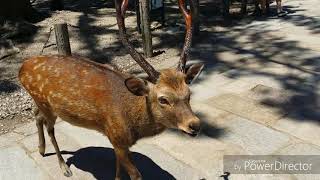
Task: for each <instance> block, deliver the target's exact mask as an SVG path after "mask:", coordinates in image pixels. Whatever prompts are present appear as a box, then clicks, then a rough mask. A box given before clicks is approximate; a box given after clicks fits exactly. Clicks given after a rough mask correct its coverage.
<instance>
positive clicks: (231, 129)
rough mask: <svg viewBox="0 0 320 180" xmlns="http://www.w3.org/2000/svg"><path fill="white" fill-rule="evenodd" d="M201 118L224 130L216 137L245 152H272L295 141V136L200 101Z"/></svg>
mask: <svg viewBox="0 0 320 180" xmlns="http://www.w3.org/2000/svg"><path fill="white" fill-rule="evenodd" d="M200 104H201V105H200ZM193 106H194V107H198V108H196V109H197V112H199V113H200V114H201V120H202V121H205V122H206V124H209V125H210V126H211V127H215V128H216V129H218V130H220V131H222V132H220V135H219V136H216V137H215V138H216V139H217V140H219V141H221V142H223V143H229V144H232V145H235V146H236V147H238V149H242V151H243V152H244V154H263V155H267V154H272V153H273V152H275V151H277V150H278V149H280V148H282V147H285V146H287V145H289V144H291V143H294V140H295V137H293V136H290V135H288V134H287V133H282V132H280V131H277V130H274V129H272V128H270V127H266V126H265V125H264V124H261V123H257V122H254V121H251V120H249V119H245V118H243V117H240V116H237V115H235V114H233V113H230V112H227V111H224V110H221V109H217V108H215V107H213V106H210V104H204V103H203V102H199V103H198V104H193Z"/></svg>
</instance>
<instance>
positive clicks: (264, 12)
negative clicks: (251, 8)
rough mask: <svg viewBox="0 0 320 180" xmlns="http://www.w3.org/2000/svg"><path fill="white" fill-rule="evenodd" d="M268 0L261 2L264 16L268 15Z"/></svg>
mask: <svg viewBox="0 0 320 180" xmlns="http://www.w3.org/2000/svg"><path fill="white" fill-rule="evenodd" d="M266 1H267V0H260V4H261V10H262V14H263V15H266V7H267V2H266Z"/></svg>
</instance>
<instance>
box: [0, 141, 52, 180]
mask: <svg viewBox="0 0 320 180" xmlns="http://www.w3.org/2000/svg"><path fill="white" fill-rule="evenodd" d="M0 159H1V161H0V172H1V173H0V179H3V180H5V179H10V180H11V179H12V180H24V179H25V180H27V179H33V180H49V179H50V177H49V176H48V175H47V174H46V173H44V172H43V171H42V169H41V168H40V167H39V166H38V165H37V163H35V162H34V161H33V160H32V159H31V158H30V157H29V155H28V154H27V153H26V152H25V151H24V150H23V148H21V147H20V146H18V145H14V146H10V147H6V148H3V149H1V151H0Z"/></svg>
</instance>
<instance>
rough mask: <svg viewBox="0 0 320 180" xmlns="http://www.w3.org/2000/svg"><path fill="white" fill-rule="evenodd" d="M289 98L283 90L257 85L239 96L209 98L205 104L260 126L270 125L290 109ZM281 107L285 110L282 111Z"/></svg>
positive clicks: (222, 95)
mask: <svg viewBox="0 0 320 180" xmlns="http://www.w3.org/2000/svg"><path fill="white" fill-rule="evenodd" d="M290 97H291V94H289V93H287V92H285V91H283V90H277V89H274V88H271V87H267V86H263V85H257V86H255V87H254V88H252V89H251V90H249V91H246V92H243V93H240V94H234V93H228V94H221V95H219V96H216V97H212V98H209V99H208V100H206V101H205V103H206V104H208V105H209V106H212V107H215V108H218V109H222V110H224V111H227V112H230V113H233V114H235V115H238V116H241V117H243V118H246V119H249V120H252V121H255V122H259V123H261V124H270V123H274V122H275V121H276V120H278V119H280V118H281V117H283V116H285V115H286V114H287V113H288V112H289V110H290V109H291V108H292V106H291V104H290ZM283 105H286V106H285V107H286V108H287V109H283V108H282V106H283Z"/></svg>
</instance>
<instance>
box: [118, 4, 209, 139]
mask: <svg viewBox="0 0 320 180" xmlns="http://www.w3.org/2000/svg"><path fill="white" fill-rule="evenodd" d="M190 2H191V3H190V5H191V6H193V5H194V4H193V1H192V0H191V1H190ZM115 5H116V11H117V22H118V26H119V34H120V39H121V41H122V43H123V44H124V46H125V48H126V49H127V51H128V52H129V53H130V55H131V56H132V58H133V59H134V60H135V61H136V62H137V63H138V64H139V65H140V66H141V67H142V68H143V69H144V71H145V72H146V73H147V74H148V75H149V77H148V80H146V79H141V78H137V77H131V78H128V79H126V80H125V85H126V87H127V88H128V90H129V91H130V92H132V93H133V94H135V95H137V96H146V99H147V103H148V104H149V105H150V107H151V112H152V114H153V116H154V118H155V120H156V121H157V122H158V123H160V124H163V125H164V126H166V127H168V128H177V129H180V130H182V131H184V132H186V133H188V134H190V135H196V134H197V133H198V132H199V130H200V121H199V119H198V118H197V117H196V116H195V114H194V113H193V111H192V109H191V107H190V95H191V93H190V89H189V87H188V85H189V84H191V83H192V82H193V81H194V79H196V78H197V76H198V75H199V74H200V72H201V71H202V69H203V66H204V65H203V64H202V63H197V64H193V65H191V66H189V67H188V68H186V61H187V58H188V55H189V49H190V46H191V39H192V15H191V12H190V11H188V10H186V9H185V1H184V0H179V7H180V10H181V12H182V13H183V16H184V19H185V22H186V37H185V43H184V46H183V50H182V53H181V56H180V62H179V65H178V67H177V68H171V69H165V70H162V71H160V72H158V71H156V70H155V69H154V68H153V67H152V66H151V65H150V64H149V63H148V62H147V61H146V60H145V59H144V58H143V57H142V56H141V55H140V54H139V53H138V52H137V51H136V50H135V49H134V47H133V46H132V45H131V44H130V43H129V41H128V38H127V35H126V28H125V22H124V17H125V12H126V9H127V6H128V0H115ZM191 9H192V8H191Z"/></svg>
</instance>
